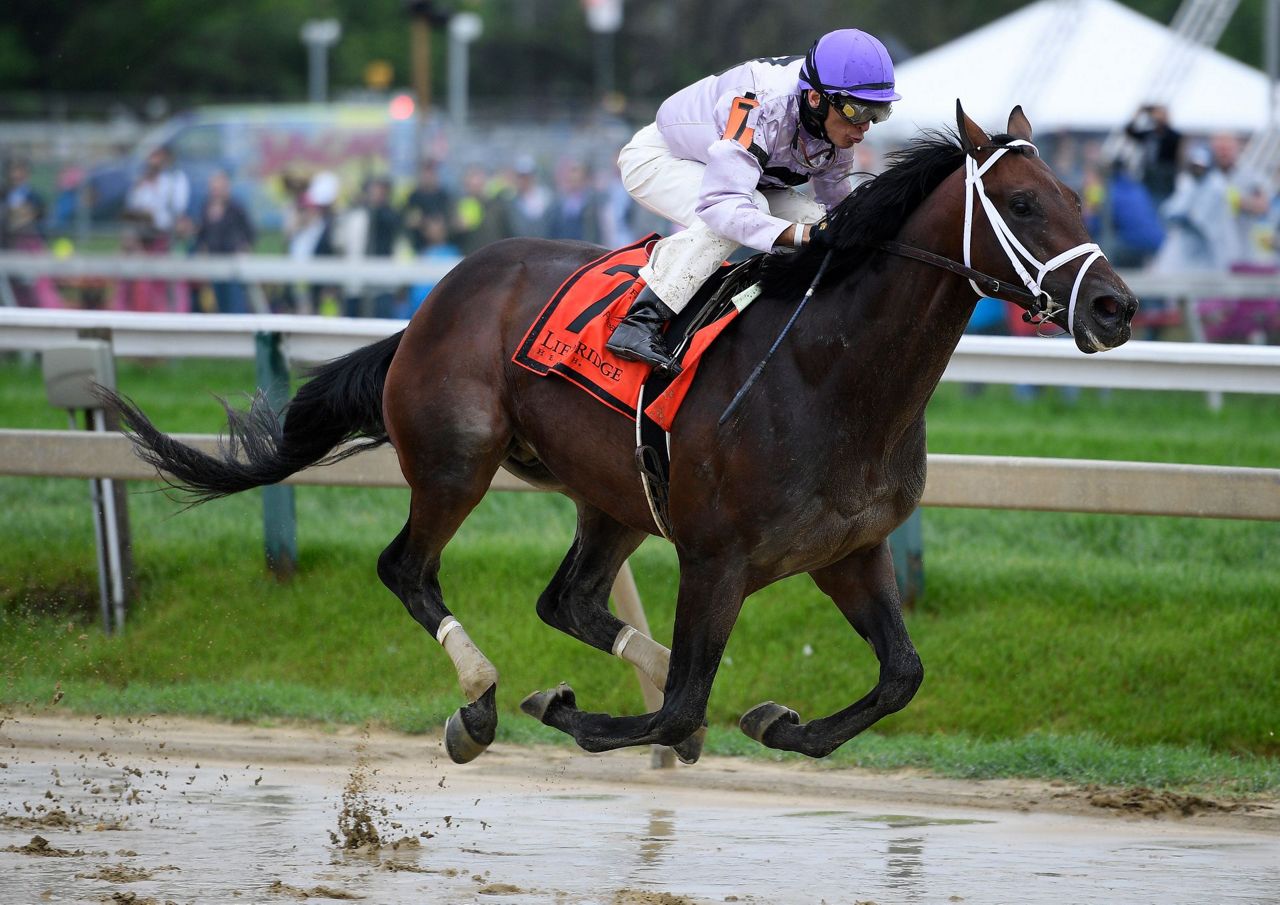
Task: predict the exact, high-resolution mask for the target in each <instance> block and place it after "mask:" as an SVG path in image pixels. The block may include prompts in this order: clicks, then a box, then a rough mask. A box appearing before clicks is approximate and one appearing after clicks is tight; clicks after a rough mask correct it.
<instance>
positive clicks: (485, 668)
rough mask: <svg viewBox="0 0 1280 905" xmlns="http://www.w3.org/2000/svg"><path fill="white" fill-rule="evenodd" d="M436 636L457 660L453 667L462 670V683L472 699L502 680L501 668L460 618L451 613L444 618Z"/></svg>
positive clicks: (459, 683) (468, 698)
mask: <svg viewBox="0 0 1280 905" xmlns="http://www.w3.org/2000/svg"><path fill="white" fill-rule="evenodd" d="M436 640H437V641H439V642H440V645H441V646H442V647H443V648H444V650H445V653H447V654H448V655H449V659H450V660H452V661H453V668H454V669H456V670H457V671H458V685H459V686H461V688H462V693H463V694H465V695H466V696H467V700H468V701H475V700H477V699H478V698H479V697H480V695H482V694H484V693H485V692H486V691H488V690H489V686H490V685H496V684H497V683H498V670H497V669H495V668H494V666H493V664H492V663H490V662H489V659H488V658H487V657H486V656H485V655H484V654H482V653H480V648H478V647H476V646H475V644H474V643H473V642H472V640H471V638H470V637H469V636H468V635H467V630H466V629H464V628H463V627H462V623H460V622H459V621H458V620H457V619H454V618H453V617H452V616H449V617H447V618H446V619H445V620H444V621H443V622H441V623H440V627H439V628H438V629H436Z"/></svg>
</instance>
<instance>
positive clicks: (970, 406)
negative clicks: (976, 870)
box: [0, 362, 1280, 792]
mask: <svg viewBox="0 0 1280 905" xmlns="http://www.w3.org/2000/svg"><path fill="white" fill-rule="evenodd" d="M252 379H253V373H252V365H251V364H250V363H241V364H234V363H230V364H229V363H225V362H185V363H181V364H151V365H147V366H142V365H136V364H135V365H129V364H125V365H123V366H122V367H121V372H120V386H121V388H122V389H123V390H124V391H125V392H126V393H128V394H130V395H132V396H134V397H135V398H136V399H137V400H138V401H139V402H140V403H141V404H142V405H143V407H144V409H145V410H147V411H148V412H149V413H150V414H151V415H152V416H153V417H154V419H155V420H156V422H157V423H158V424H159V425H160V426H161V427H162V428H164V429H165V430H170V431H203V432H212V431H217V430H219V429H221V427H222V426H223V418H222V414H221V410H220V408H219V407H218V405H217V403H216V402H215V401H214V400H213V399H212V398H211V397H210V393H218V394H222V395H228V396H231V397H235V396H236V395H237V394H238V393H240V392H242V391H243V390H244V389H245V388H247V387H249V386H250V385H251V383H252ZM0 426H5V427H28V428H30V427H64V426H65V416H64V415H63V414H62V413H61V412H57V411H54V410H51V409H50V408H49V407H48V405H47V404H46V403H45V401H44V399H43V391H42V389H41V382H40V375H39V370H38V368H30V367H28V368H24V367H21V366H19V365H16V364H0ZM929 432H930V444H929V445H930V449H931V451H933V452H947V453H984V454H995V455H1000V454H1018V455H1052V456H1064V457H1088V458H1112V459H1134V460H1148V461H1169V462H1194V463H1202V464H1224V465H1247V466H1271V467H1274V466H1275V465H1276V459H1277V455H1276V452H1275V450H1277V449H1280V403H1277V402H1276V401H1275V400H1274V399H1271V398H1268V397H1244V396H1232V397H1228V399H1227V403H1226V406H1225V408H1224V409H1223V411H1221V412H1218V413H1212V412H1210V411H1208V410H1207V408H1206V407H1205V404H1204V400H1203V397H1201V396H1198V395H1195V394H1173V393H1166V394H1158V393H1126V392H1113V393H1111V394H1107V395H1104V394H1099V393H1096V392H1085V393H1084V394H1083V397H1082V398H1081V400H1080V401H1079V402H1078V403H1077V404H1075V405H1069V404H1067V403H1065V402H1064V401H1063V400H1062V399H1061V398H1060V397H1059V396H1058V395H1057V394H1056V393H1053V392H1049V393H1046V394H1045V395H1044V396H1043V397H1042V398H1039V399H1037V400H1035V401H1034V402H1031V403H1021V402H1018V401H1016V400H1015V399H1014V398H1013V395H1012V393H1011V392H1010V391H1009V390H1008V389H1007V388H1000V387H992V388H989V389H988V390H987V392H986V393H985V394H983V395H982V396H981V397H978V398H970V397H968V396H966V395H965V394H964V393H963V392H961V390H960V388H958V387H954V386H949V385H947V386H944V387H943V388H942V390H941V391H940V392H939V394H938V396H937V397H936V398H935V400H934V403H933V405H932V406H931V409H930V418H929ZM133 489H134V490H135V491H136V492H135V494H134V495H133V496H132V498H131V504H130V509H131V512H130V514H131V519H132V530H133V543H134V556H135V560H136V562H137V566H138V579H139V596H138V599H137V601H136V603H135V604H134V605H133V608H132V610H131V613H130V625H129V630H128V632H126V633H125V635H124V636H123V637H120V638H106V637H104V636H102V634H101V633H100V632H99V631H97V630H96V622H95V611H96V579H95V573H94V565H93V534H92V527H91V524H90V522H89V518H88V503H87V490H86V488H85V485H84V484H83V482H80V481H67V480H55V479H49V480H41V479H0V511H3V512H5V513H6V516H5V518H4V519H3V521H2V522H0V700H5V701H8V702H10V703H15V702H34V703H41V702H47V701H48V700H49V699H50V698H51V697H52V695H53V693H54V689H55V687H56V686H57V685H58V683H61V686H60V687H61V690H62V691H63V693H64V695H65V696H64V698H63V699H62V703H61V704H60V705H59V706H62V707H71V708H74V709H77V710H81V711H86V712H173V713H189V714H203V715H208V716H215V717H220V718H228V719H237V720H254V721H262V720H274V719H306V720H316V719H318V720H332V721H338V722H363V721H366V720H370V721H374V722H378V723H382V724H385V725H388V726H391V727H393V728H398V729H404V730H408V731H420V730H423V729H427V728H433V727H436V726H438V725H439V724H440V722H441V720H442V719H443V717H444V716H445V715H446V714H447V713H449V712H451V711H452V710H453V709H454V708H455V707H457V706H458V703H459V698H460V695H459V693H458V691H457V687H456V682H455V679H454V675H453V670H452V669H451V668H450V666H449V663H448V661H447V658H446V657H444V655H443V654H442V652H441V651H440V649H439V647H438V645H436V644H435V642H434V641H433V640H432V639H430V638H429V637H428V636H427V635H426V633H425V632H423V631H422V630H421V629H420V628H418V627H417V625H416V624H415V623H413V622H412V620H411V619H410V618H409V617H408V616H407V615H406V614H405V612H404V611H403V608H402V607H401V606H400V604H399V603H398V602H397V601H396V600H395V598H394V597H392V596H391V595H390V594H389V593H388V592H387V591H385V590H384V589H383V588H382V586H381V585H380V584H379V583H378V581H377V578H376V576H375V573H374V564H375V561H376V558H377V555H378V553H379V552H380V550H381V549H382V547H383V546H384V545H385V544H386V542H387V541H388V540H389V539H390V538H391V537H392V536H394V534H395V533H396V532H397V531H398V530H399V528H400V526H401V525H402V523H403V519H404V516H405V513H406V511H407V493H405V492H401V491H392V490H377V491H368V490H355V489H351V488H300V489H299V490H298V518H299V549H300V563H299V574H298V576H297V577H296V578H295V580H294V581H292V582H290V583H288V584H284V585H281V584H277V583H275V582H274V581H272V580H270V579H269V578H268V577H267V576H266V575H265V573H264V570H263V566H262V552H261V550H262V529H261V507H260V502H259V499H260V497H259V494H258V493H256V492H253V493H249V494H244V495H241V496H239V497H234V498H230V499H227V500H223V501H219V502H217V503H213V504H210V505H208V506H203V507H200V508H198V509H195V510H192V511H190V512H185V513H179V507H178V506H177V505H175V504H174V503H172V502H171V501H169V500H168V499H166V498H165V497H164V496H163V495H161V494H159V493H151V492H145V491H146V490H147V489H148V488H145V487H143V486H141V485H139V486H135V487H134V488H133ZM924 526H925V554H926V575H927V591H926V594H925V597H924V599H923V600H922V601H921V603H920V604H919V606H918V607H917V609H916V610H915V611H914V612H913V613H911V614H909V616H908V625H909V628H910V630H911V633H912V636H913V638H914V639H915V641H916V644H917V646H918V647H919V649H920V653H921V657H922V659H923V660H924V663H925V667H926V679H925V683H924V685H923V687H922V688H921V690H920V693H919V695H918V696H917V697H916V699H915V701H913V702H912V704H911V705H910V706H909V707H908V708H907V709H906V710H905V711H903V712H902V713H900V714H897V715H895V716H894V717H891V718H889V719H887V720H885V721H883V722H882V723H881V724H879V725H878V726H877V728H876V731H875V732H873V733H868V734H866V735H865V736H864V737H861V738H859V739H856V740H854V741H853V742H851V743H850V744H849V745H847V746H845V748H844V749H842V750H841V751H840V752H838V753H837V755H835V756H834V757H833V758H832V762H834V763H858V764H862V765H865V766H873V767H883V768H893V767H901V766H917V767H923V768H927V769H930V770H935V771H938V772H943V773H946V774H948V775H959V776H1005V775H1018V776H1043V777H1057V778H1063V779H1069V780H1073V781H1081V782H1124V783H1140V784H1148V785H1156V786H1173V787H1190V786H1201V785H1206V784H1208V785H1213V786H1216V787H1220V788H1225V789H1229V790H1234V791H1241V792H1244V791H1255V792H1256V791H1266V790H1271V791H1276V790H1280V774H1278V773H1277V766H1276V760H1275V759H1274V758H1275V757H1276V755H1277V754H1280V744H1277V741H1276V731H1277V730H1278V729H1280V653H1278V652H1277V651H1278V648H1277V645H1276V640H1275V639H1276V637H1277V634H1278V629H1280V579H1278V578H1277V575H1278V574H1280V543H1278V541H1280V528H1277V526H1276V525H1275V524H1272V523H1256V522H1233V521H1225V520H1200V519H1170V518H1138V517H1118V516H1090V515H1071V514H1057V513H1031V512H990V511H980V510H942V509H933V510H929V511H928V512H926V513H925V521H924ZM572 532H573V517H572V507H571V505H570V504H569V503H568V502H567V501H565V500H563V499H561V498H559V497H552V496H544V495H531V494H494V495H491V496H490V497H488V498H487V499H486V500H485V501H484V503H482V504H481V506H480V507H479V508H478V509H477V510H476V512H475V513H474V514H473V516H472V517H471V519H470V520H468V522H467V523H466V524H465V525H464V526H463V529H462V530H461V531H460V532H459V535H458V537H457V538H455V540H454V542H453V543H452V544H451V545H450V546H449V548H448V549H447V550H446V553H445V557H444V565H443V571H442V577H441V581H442V584H443V586H444V588H445V592H446V596H447V599H448V600H449V602H450V605H451V607H452V608H453V609H454V611H455V612H456V613H457V614H458V615H459V617H460V618H461V619H462V620H463V622H464V624H466V625H467V628H468V631H469V633H470V634H471V635H472V637H473V638H475V639H476V640H477V642H478V643H479V644H480V645H481V646H482V647H483V648H484V649H485V651H486V652H487V653H488V654H489V656H490V657H491V658H492V659H493V661H494V662H495V664H496V665H497V666H498V668H499V670H500V671H501V673H502V684H501V685H500V689H499V692H500V696H499V703H500V706H501V707H502V709H503V711H504V713H503V718H502V732H503V735H502V737H503V738H506V739H508V740H513V741H523V740H549V739H551V738H552V737H553V736H554V734H553V733H551V731H550V730H546V729H545V728H544V727H541V726H538V725H537V724H535V723H533V721H532V720H529V719H528V718H527V717H524V716H523V715H520V714H518V713H517V711H516V704H517V703H518V701H519V699H520V698H521V697H523V695H524V694H526V693H527V692H529V691H531V690H533V689H536V688H545V687H549V686H551V685H552V684H554V683H555V682H558V681H561V680H567V681H570V682H572V684H573V685H574V688H575V690H576V691H577V692H578V694H579V699H580V700H581V701H582V702H583V703H584V705H585V706H587V707H589V708H590V709H593V710H607V711H611V712H636V711H637V710H638V708H639V707H640V699H639V694H638V691H637V689H636V685H635V682H634V680H633V678H632V676H631V673H630V671H629V670H628V669H627V668H625V667H624V666H622V665H621V664H620V663H618V662H617V661H616V660H613V659H611V658H608V657H605V656H603V655H601V654H600V653H598V652H596V651H593V650H590V649H588V648H586V647H585V646H583V645H581V644H580V643H578V642H576V641H573V640H572V639H569V638H567V637H565V636H563V635H561V634H559V633H557V632H555V631H554V630H552V629H550V628H548V627H546V626H544V625H543V624H542V623H541V622H540V621H539V620H538V619H537V616H536V614H535V612H534V607H533V602H534V600H535V599H536V597H537V595H538V593H539V591H540V590H541V589H542V587H543V586H544V585H545V583H546V582H547V580H548V579H549V578H550V576H551V574H552V572H553V571H554V570H555V568H556V566H557V565H558V563H559V561H560V559H561V557H562V556H563V555H564V551H565V550H566V549H567V548H568V546H569V543H570V540H571V538H572ZM633 567H634V569H635V572H636V577H637V579H638V581H639V584H640V591H641V595H642V597H643V599H644V601H645V605H646V609H647V611H648V614H649V619H650V621H651V624H652V626H653V628H654V631H655V634H656V635H657V636H658V637H659V638H668V639H669V637H670V631H671V624H672V615H673V606H674V599H675V592H676V583H677V574H676V564H675V558H674V555H673V553H672V550H671V548H670V546H669V545H667V544H665V543H663V542H659V541H648V542H646V543H645V545H644V546H642V548H641V549H640V551H639V552H638V553H637V555H636V556H635V557H634V558H633ZM875 675H876V664H875V661H874V658H873V657H872V656H871V654H870V652H869V651H868V650H867V648H866V646H865V645H864V644H863V643H862V642H861V641H860V640H858V639H857V637H856V636H855V635H854V634H853V633H852V632H851V631H850V630H849V629H848V627H847V625H846V624H845V623H844V621H843V619H842V617H840V616H839V614H838V613H837V612H836V610H835V608H834V607H833V606H831V604H830V603H829V601H827V600H826V598H825V597H824V596H823V595H821V594H820V593H819V592H818V591H817V590H816V588H815V587H814V586H813V584H812V582H811V581H810V580H808V579H807V578H797V579H792V580H789V581H786V582H782V583H780V584H778V585H775V586H773V587H770V588H767V589H765V590H764V591H762V592H760V593H759V594H757V595H755V596H754V597H753V598H752V599H751V600H749V601H748V603H747V605H746V607H745V608H744V611H743V615H742V618H741V619H740V621H739V624H738V626H737V629H736V631H735V634H734V637H733V639H732V641H731V643H730V646H729V649H728V651H727V655H726V658H725V662H724V665H723V666H722V668H721V670H720V673H719V676H718V678H717V685H716V690H715V692H714V694H713V696H712V700H711V707H710V713H709V715H710V717H711V720H712V722H713V726H714V731H713V734H712V737H711V742H710V748H711V750H715V751H724V752H743V753H746V752H752V753H760V752H761V751H762V750H763V749H760V748H759V746H756V745H755V744H754V743H752V742H750V741H749V740H747V739H745V738H744V737H742V736H740V734H738V733H737V731H736V729H734V728H733V723H734V722H735V721H736V719H737V717H738V716H739V715H740V714H741V713H742V712H743V711H745V710H747V709H749V708H750V707H752V706H754V705H755V704H757V703H759V702H760V701H762V700H766V699H770V698H772V699H775V700H779V701H781V702H783V703H785V704H787V705H789V706H791V707H794V708H796V709H797V710H798V711H800V713H801V715H802V716H803V717H805V718H809V717H812V716H818V715H822V714H824V713H828V712H831V711H834V710H836V709H839V708H842V707H844V706H846V705H848V704H849V703H850V702H852V701H853V700H855V699H857V698H858V697H860V696H861V695H862V694H864V693H865V692H866V691H867V690H868V689H869V688H870V687H871V686H872V685H873V684H874V681H875Z"/></svg>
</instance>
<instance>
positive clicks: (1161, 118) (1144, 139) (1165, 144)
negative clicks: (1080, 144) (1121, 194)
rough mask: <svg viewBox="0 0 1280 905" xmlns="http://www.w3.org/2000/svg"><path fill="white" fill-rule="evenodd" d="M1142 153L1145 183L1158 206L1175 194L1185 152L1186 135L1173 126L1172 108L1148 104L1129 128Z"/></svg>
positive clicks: (1130, 134) (1134, 118) (1127, 127)
mask: <svg viewBox="0 0 1280 905" xmlns="http://www.w3.org/2000/svg"><path fill="white" fill-rule="evenodd" d="M1125 132H1127V133H1128V134H1129V137H1130V138H1132V139H1133V140H1134V141H1136V142H1137V143H1138V147H1139V149H1140V151H1141V154H1142V183H1143V185H1145V186H1146V187H1147V191H1149V192H1150V193H1151V197H1152V198H1153V199H1154V200H1155V203H1156V204H1157V205H1159V204H1162V203H1163V202H1164V200H1165V199H1166V198H1168V197H1169V196H1170V195H1171V194H1173V191H1174V188H1175V182H1176V181H1177V176H1178V164H1179V157H1180V155H1181V150H1182V133H1181V132H1179V131H1178V130H1177V129H1175V128H1173V126H1172V125H1170V124H1169V108H1168V107H1166V106H1164V105H1163V104H1147V105H1146V106H1144V107H1142V108H1141V109H1139V110H1138V112H1137V113H1136V114H1135V115H1134V117H1133V119H1132V120H1131V121H1130V122H1129V125H1127V126H1126V127H1125Z"/></svg>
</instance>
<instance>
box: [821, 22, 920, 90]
mask: <svg viewBox="0 0 1280 905" xmlns="http://www.w3.org/2000/svg"><path fill="white" fill-rule="evenodd" d="M800 87H801V88H812V89H814V90H815V91H818V92H820V93H822V94H825V95H828V96H830V95H833V94H843V95H848V96H850V97H856V98H858V99H859V100H864V101H871V102H872V103H876V104H887V103H889V102H891V101H897V100H902V98H901V96H900V95H898V94H897V93H896V92H895V91H894V90H893V60H891V59H889V51H887V50H885V47H884V45H883V44H881V43H880V42H879V41H878V40H877V39H876V38H874V37H872V36H871V35H869V34H867V33H866V32H865V31H859V30H858V29H856V28H842V29H840V30H839V31H833V32H828V33H827V34H825V35H823V36H822V37H821V38H819V39H818V40H817V41H815V42H814V43H813V46H812V47H810V48H809V53H808V54H807V55H806V56H805V60H804V66H803V67H802V68H801V69H800Z"/></svg>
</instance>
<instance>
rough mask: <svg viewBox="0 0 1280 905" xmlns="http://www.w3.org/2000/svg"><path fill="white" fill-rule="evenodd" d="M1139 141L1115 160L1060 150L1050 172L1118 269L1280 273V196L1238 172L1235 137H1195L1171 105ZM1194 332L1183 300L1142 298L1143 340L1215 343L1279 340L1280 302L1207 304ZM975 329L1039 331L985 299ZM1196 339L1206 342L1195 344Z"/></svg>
mask: <svg viewBox="0 0 1280 905" xmlns="http://www.w3.org/2000/svg"><path fill="white" fill-rule="evenodd" d="M1125 133H1126V134H1127V135H1128V137H1129V138H1130V139H1132V141H1130V142H1127V143H1125V144H1123V145H1121V146H1120V150H1118V151H1117V152H1115V153H1112V154H1110V155H1107V154H1106V153H1105V151H1106V149H1105V145H1104V143H1103V142H1101V141H1096V140H1094V141H1086V142H1079V141H1073V140H1070V139H1067V140H1064V141H1059V142H1056V148H1055V151H1054V153H1053V155H1052V160H1051V163H1052V165H1053V167H1054V170H1055V172H1056V173H1057V174H1058V175H1059V177H1061V178H1062V179H1063V180H1064V181H1065V182H1066V183H1067V184H1068V185H1070V186H1071V187H1072V188H1073V189H1075V190H1076V191H1077V192H1078V193H1079V194H1080V197H1081V199H1082V202H1083V212H1084V220H1085V226H1086V227H1087V228H1088V230H1089V233H1090V234H1091V235H1092V236H1093V238H1094V241H1096V242H1097V243H1098V244H1099V245H1100V246H1101V247H1102V249H1103V251H1104V252H1105V253H1106V255H1107V258H1108V259H1109V260H1110V261H1111V263H1112V265H1113V266H1115V267H1116V268H1117V269H1119V270H1127V271H1146V272H1150V273H1155V274H1192V273H1218V274H1228V273H1241V274H1275V273H1278V272H1280V192H1277V191H1275V190H1274V189H1273V188H1272V186H1271V184H1270V182H1269V180H1267V179H1265V178H1263V177H1262V176H1261V175H1260V174H1257V173H1252V172H1248V171H1246V170H1245V169H1244V168H1243V167H1241V166H1239V163H1240V155H1241V151H1242V149H1243V143H1242V141H1241V140H1240V138H1239V137H1238V136H1237V135H1235V134H1231V133H1220V134H1215V135H1210V136H1207V137H1199V138H1189V137H1187V136H1184V135H1183V133H1182V132H1181V131H1179V130H1178V129H1177V128H1175V127H1174V125H1173V123H1172V122H1171V117H1170V112H1169V110H1168V108H1167V107H1165V106H1163V105H1149V106H1144V107H1143V108H1142V109H1141V110H1139V111H1137V113H1136V115H1135V116H1134V117H1133V119H1132V120H1131V121H1130V122H1129V123H1128V124H1127V125H1126V127H1125ZM1194 317H1195V320H1196V323H1195V324H1194V325H1191V324H1187V323H1185V321H1186V318H1187V312H1186V311H1185V310H1184V309H1183V308H1182V307H1180V305H1179V300H1178V299H1175V298H1158V297H1144V298H1142V299H1141V306H1140V308H1139V311H1138V315H1137V316H1136V317H1135V318H1134V326H1135V336H1138V337H1139V338H1143V339H1159V338H1161V337H1162V336H1164V335H1166V334H1167V333H1168V332H1170V331H1172V330H1175V329H1176V330H1181V331H1185V332H1188V333H1190V334H1191V336H1190V338H1193V339H1201V338H1202V339H1205V340H1210V341H1215V340H1216V341H1252V342H1268V341H1269V342H1278V341H1280V299H1248V300H1242V299H1233V298H1221V299H1199V300H1198V301H1197V302H1196V309H1195V311H1194ZM970 329H971V331H972V332H977V333H987V334H1008V333H1012V334H1016V335H1025V334H1028V333H1032V332H1034V331H1035V328H1034V327H1031V326H1029V325H1027V324H1025V323H1024V322H1023V321H1022V319H1021V317H1020V315H1019V314H1018V312H1016V311H1014V310H1013V309H1012V308H1011V306H1008V305H1005V304H1003V303H996V302H994V301H992V300H984V302H983V303H981V304H980V305H979V307H978V310H977V311H976V312H975V314H974V319H973V321H971V324H970ZM1197 333H1202V335H1201V336H1197V335H1196V334H1197Z"/></svg>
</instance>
